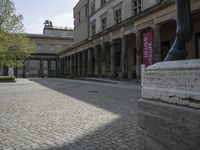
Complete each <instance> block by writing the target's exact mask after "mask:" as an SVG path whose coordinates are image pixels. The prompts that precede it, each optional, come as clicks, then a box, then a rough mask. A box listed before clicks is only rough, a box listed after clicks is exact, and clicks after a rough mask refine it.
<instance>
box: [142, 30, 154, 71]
mask: <svg viewBox="0 0 200 150" xmlns="http://www.w3.org/2000/svg"><path fill="white" fill-rule="evenodd" d="M143 63H144V65H145V67H148V66H150V65H152V64H153V32H151V31H149V32H145V33H143Z"/></svg>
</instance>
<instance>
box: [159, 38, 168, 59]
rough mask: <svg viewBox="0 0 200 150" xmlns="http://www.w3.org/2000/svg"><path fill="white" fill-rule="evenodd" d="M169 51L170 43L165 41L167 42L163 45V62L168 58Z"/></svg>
mask: <svg viewBox="0 0 200 150" xmlns="http://www.w3.org/2000/svg"><path fill="white" fill-rule="evenodd" d="M169 49H170V41H165V42H162V43H161V59H162V61H163V60H164V59H165V57H166V56H167V53H168V51H169Z"/></svg>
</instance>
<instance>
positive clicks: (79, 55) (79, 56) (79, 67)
mask: <svg viewBox="0 0 200 150" xmlns="http://www.w3.org/2000/svg"><path fill="white" fill-rule="evenodd" d="M77 57H78V76H81V53H80V52H79V53H78V54H77Z"/></svg>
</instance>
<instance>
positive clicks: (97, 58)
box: [94, 46, 99, 76]
mask: <svg viewBox="0 0 200 150" xmlns="http://www.w3.org/2000/svg"><path fill="white" fill-rule="evenodd" d="M98 54H99V49H98V46H95V47H94V74H95V76H98V75H99V56H98Z"/></svg>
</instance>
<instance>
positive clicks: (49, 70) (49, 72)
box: [48, 59, 51, 77]
mask: <svg viewBox="0 0 200 150" xmlns="http://www.w3.org/2000/svg"><path fill="white" fill-rule="evenodd" d="M50 76H51V59H49V60H48V77H50Z"/></svg>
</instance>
